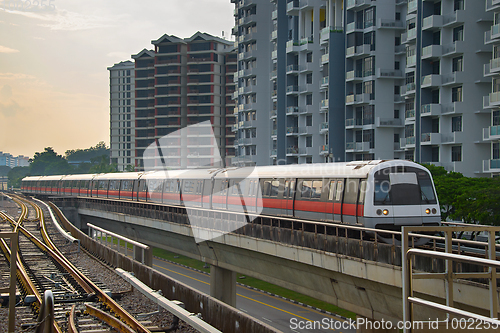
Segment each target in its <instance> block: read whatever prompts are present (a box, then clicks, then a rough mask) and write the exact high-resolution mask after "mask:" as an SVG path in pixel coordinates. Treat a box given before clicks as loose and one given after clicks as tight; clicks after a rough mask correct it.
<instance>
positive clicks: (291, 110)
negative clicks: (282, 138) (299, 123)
mask: <svg viewBox="0 0 500 333" xmlns="http://www.w3.org/2000/svg"><path fill="white" fill-rule="evenodd" d="M286 114H287V116H290V115H294V116H298V115H299V107H298V106H289V107H287V108H286Z"/></svg>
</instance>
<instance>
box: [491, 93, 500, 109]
mask: <svg viewBox="0 0 500 333" xmlns="http://www.w3.org/2000/svg"><path fill="white" fill-rule="evenodd" d="M490 106H491V107H493V106H494V107H498V106H500V91H497V92H492V93H490Z"/></svg>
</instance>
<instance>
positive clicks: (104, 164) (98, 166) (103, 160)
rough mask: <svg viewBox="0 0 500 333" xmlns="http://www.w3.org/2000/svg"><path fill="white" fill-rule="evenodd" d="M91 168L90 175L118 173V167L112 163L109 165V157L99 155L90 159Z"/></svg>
mask: <svg viewBox="0 0 500 333" xmlns="http://www.w3.org/2000/svg"><path fill="white" fill-rule="evenodd" d="M91 161H92V167H91V168H90V170H89V172H90V173H111V172H118V166H117V165H116V164H115V163H113V164H109V156H108V155H101V156H98V157H94V158H92V160H91Z"/></svg>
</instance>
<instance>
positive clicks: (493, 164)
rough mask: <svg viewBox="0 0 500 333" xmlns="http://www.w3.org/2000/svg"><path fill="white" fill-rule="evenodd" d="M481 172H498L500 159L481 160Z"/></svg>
mask: <svg viewBox="0 0 500 333" xmlns="http://www.w3.org/2000/svg"><path fill="white" fill-rule="evenodd" d="M483 172H485V173H490V172H500V160H483Z"/></svg>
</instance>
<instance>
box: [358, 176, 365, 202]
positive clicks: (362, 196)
mask: <svg viewBox="0 0 500 333" xmlns="http://www.w3.org/2000/svg"><path fill="white" fill-rule="evenodd" d="M365 195H366V179H363V180H362V181H361V182H360V183H359V199H358V203H359V204H361V205H363V204H364V203H365Z"/></svg>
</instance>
